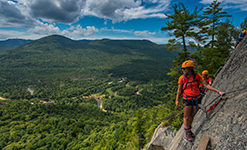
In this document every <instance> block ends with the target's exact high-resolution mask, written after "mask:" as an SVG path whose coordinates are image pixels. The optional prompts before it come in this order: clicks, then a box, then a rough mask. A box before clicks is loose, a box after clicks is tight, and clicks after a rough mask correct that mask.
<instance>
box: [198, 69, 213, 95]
mask: <svg viewBox="0 0 247 150" xmlns="http://www.w3.org/2000/svg"><path fill="white" fill-rule="evenodd" d="M208 74H209V72H208V71H207V70H204V71H203V72H202V77H203V80H205V81H206V82H207V84H209V85H212V79H211V78H209V77H208ZM200 91H201V93H202V95H204V94H206V92H207V91H208V89H205V87H204V86H203V84H201V83H200Z"/></svg>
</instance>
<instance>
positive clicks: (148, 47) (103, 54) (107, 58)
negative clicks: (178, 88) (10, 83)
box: [0, 35, 176, 80]
mask: <svg viewBox="0 0 247 150" xmlns="http://www.w3.org/2000/svg"><path fill="white" fill-rule="evenodd" d="M26 42H27V41H26ZM175 56H176V53H174V52H171V51H168V50H167V49H166V48H164V47H163V46H160V45H157V44H155V43H153V42H150V41H148V40H109V39H103V40H79V41H75V40H71V39H69V38H67V37H64V36H59V35H52V36H47V37H44V38H41V39H38V40H34V41H29V43H26V44H24V45H21V46H19V47H16V48H14V49H11V50H9V51H6V52H3V53H2V54H1V55H0V60H1V67H0V71H1V72H2V73H1V75H0V76H1V77H3V78H15V79H18V78H22V79H23V78H28V79H31V78H35V77H45V78H50V77H51V76H52V77H55V78H68V77H69V76H72V75H73V76H78V77H79V78H85V77H105V76H107V75H108V76H109V74H110V75H111V76H112V77H127V78H128V79H130V80H152V79H161V78H164V76H165V75H166V74H165V73H166V72H167V71H168V70H169V67H170V65H171V62H172V60H173V59H174V57H175Z"/></svg>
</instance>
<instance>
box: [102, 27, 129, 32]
mask: <svg viewBox="0 0 247 150" xmlns="http://www.w3.org/2000/svg"><path fill="white" fill-rule="evenodd" d="M100 30H101V31H111V32H121V33H131V32H133V31H131V30H123V29H115V28H113V27H112V28H111V29H108V28H102V29H100Z"/></svg>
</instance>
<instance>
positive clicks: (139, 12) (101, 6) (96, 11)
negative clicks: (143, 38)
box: [83, 0, 170, 22]
mask: <svg viewBox="0 0 247 150" xmlns="http://www.w3.org/2000/svg"><path fill="white" fill-rule="evenodd" d="M169 3H170V0H136V1H134V0H101V1H95V0H87V2H86V8H85V9H84V10H83V14H84V15H94V16H97V17H100V18H106V19H110V20H112V21H113V22H120V21H127V20H130V19H137V18H150V17H165V15H164V14H163V12H164V11H165V10H166V9H167V7H168V5H169Z"/></svg>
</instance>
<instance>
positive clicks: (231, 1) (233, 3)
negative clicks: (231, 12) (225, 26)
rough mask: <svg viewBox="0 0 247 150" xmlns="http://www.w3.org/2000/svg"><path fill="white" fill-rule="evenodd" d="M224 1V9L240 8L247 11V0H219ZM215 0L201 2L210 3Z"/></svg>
mask: <svg viewBox="0 0 247 150" xmlns="http://www.w3.org/2000/svg"><path fill="white" fill-rule="evenodd" d="M218 1H219V2H221V3H222V7H223V8H224V9H239V10H241V11H247V3H246V2H247V1H246V0H218ZM212 2H213V0H202V1H201V2H200V3H203V4H210V3H212Z"/></svg>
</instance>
